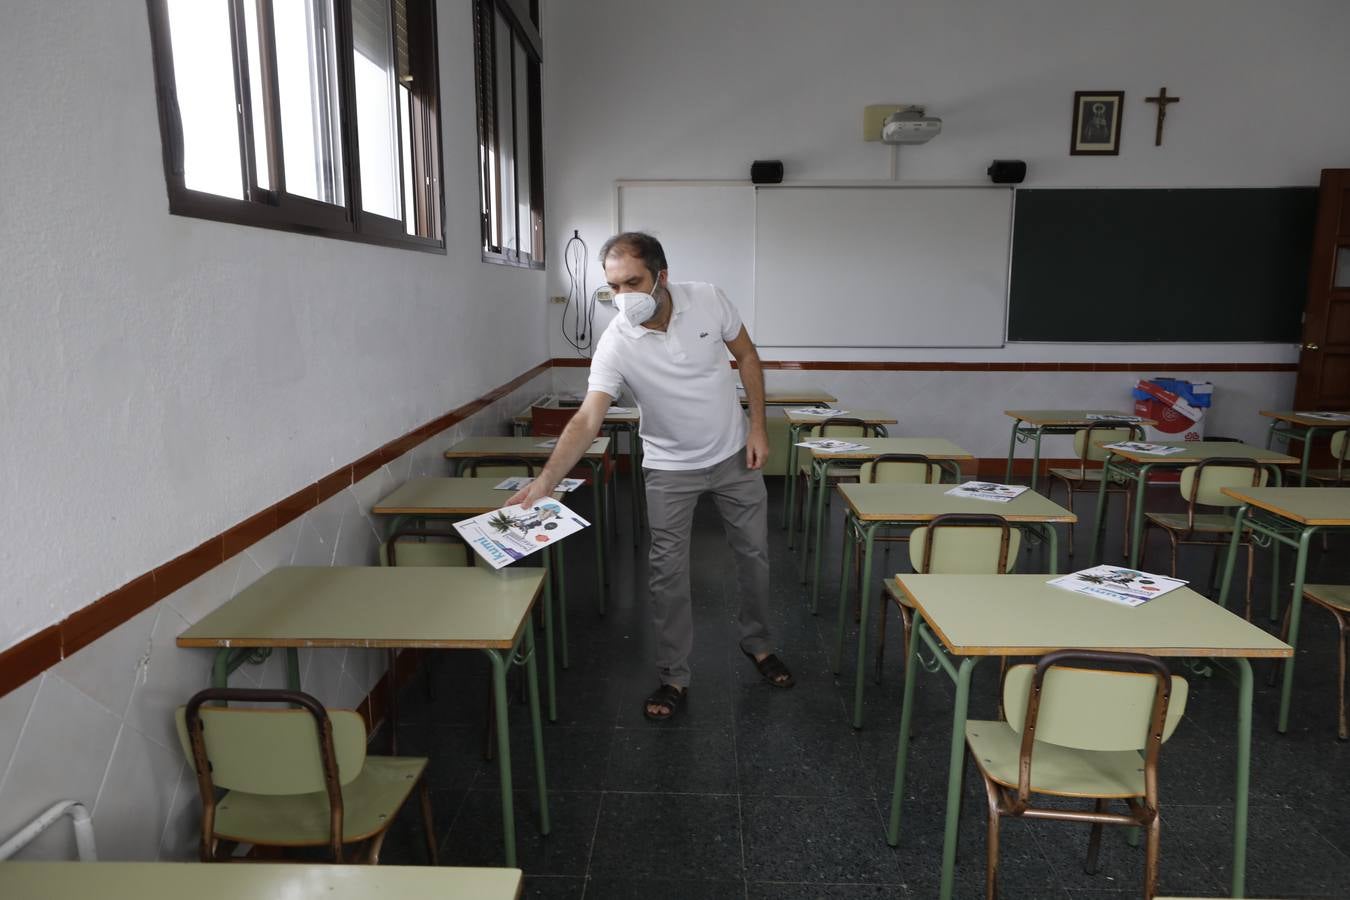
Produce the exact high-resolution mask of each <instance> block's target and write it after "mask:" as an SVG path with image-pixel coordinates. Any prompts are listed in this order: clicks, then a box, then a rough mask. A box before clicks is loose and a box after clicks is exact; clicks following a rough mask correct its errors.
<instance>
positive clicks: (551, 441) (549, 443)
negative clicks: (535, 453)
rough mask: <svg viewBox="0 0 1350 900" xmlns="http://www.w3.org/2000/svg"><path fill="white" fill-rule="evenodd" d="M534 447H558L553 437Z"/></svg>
mask: <svg viewBox="0 0 1350 900" xmlns="http://www.w3.org/2000/svg"><path fill="white" fill-rule="evenodd" d="M535 446H536V447H549V448H553V447H556V446H558V439H557V438H555V437H552V438H549V439H548V440H544V441H540V442H539V443H537V444H535Z"/></svg>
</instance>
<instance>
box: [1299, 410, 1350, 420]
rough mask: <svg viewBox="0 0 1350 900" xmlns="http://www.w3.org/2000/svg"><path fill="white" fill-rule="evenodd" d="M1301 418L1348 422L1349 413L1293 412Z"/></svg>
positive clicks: (1349, 418)
mask: <svg viewBox="0 0 1350 900" xmlns="http://www.w3.org/2000/svg"><path fill="white" fill-rule="evenodd" d="M1294 415H1296V416H1298V417H1299V418H1301V419H1322V420H1323V421H1325V422H1350V413H1338V412H1301V413H1294Z"/></svg>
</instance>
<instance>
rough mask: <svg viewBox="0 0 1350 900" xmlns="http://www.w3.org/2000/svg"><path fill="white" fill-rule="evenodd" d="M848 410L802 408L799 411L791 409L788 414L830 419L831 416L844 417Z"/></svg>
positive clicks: (819, 407)
mask: <svg viewBox="0 0 1350 900" xmlns="http://www.w3.org/2000/svg"><path fill="white" fill-rule="evenodd" d="M847 412H848V410H846V409H830V408H829V407H828V406H802V407H798V408H797V409H789V410H788V413H790V414H791V415H794V416H820V417H821V418H828V417H829V416H842V415H844V414H846V413H847Z"/></svg>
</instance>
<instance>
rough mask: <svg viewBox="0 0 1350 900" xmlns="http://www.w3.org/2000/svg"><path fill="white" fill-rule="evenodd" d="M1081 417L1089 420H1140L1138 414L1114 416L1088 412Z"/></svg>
mask: <svg viewBox="0 0 1350 900" xmlns="http://www.w3.org/2000/svg"><path fill="white" fill-rule="evenodd" d="M1083 418H1085V419H1087V420H1088V421H1089V422H1142V421H1143V419H1141V418H1139V417H1138V416H1116V415H1110V414H1109V413H1088V414H1087V415H1086V416H1083Z"/></svg>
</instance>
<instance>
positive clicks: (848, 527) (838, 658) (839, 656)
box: [811, 514, 854, 675]
mask: <svg viewBox="0 0 1350 900" xmlns="http://www.w3.org/2000/svg"><path fill="white" fill-rule="evenodd" d="M853 528H854V522H853V516H852V515H851V514H850V515H849V516H848V517H847V518H846V519H845V520H844V548H843V552H842V553H841V554H840V557H841V559H842V563H841V566H842V568H841V569H840V576H839V608H838V609H837V610H836V611H835V612H836V617H835V618H836V621H835V624H834V668H833V669H832V670H831V671H833V672H834V674H836V675H838V674H839V670H840V669H841V668H843V663H844V616H845V615H846V614H847V613H846V612H845V610H847V609H848V594H849V584H850V582H852V580H853V579H851V578H849V577H848V573H849V569H851V568H852V567H853V553H854V544H853V541H851V540H850V538H851V537H853V534H854V531H853ZM815 612H816V610H815V607H814V606H813V607H812V608H811V613H812V615H814V614H815Z"/></svg>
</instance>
